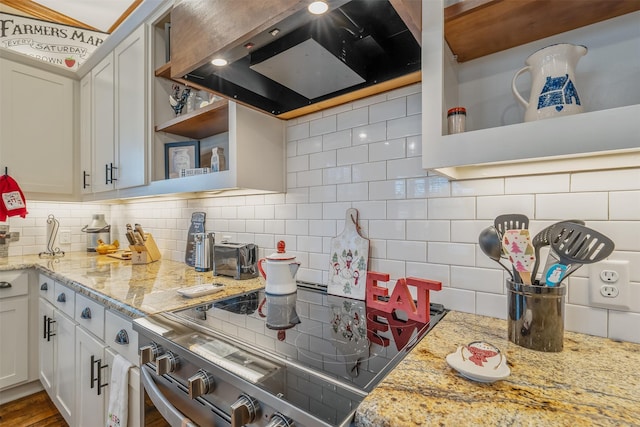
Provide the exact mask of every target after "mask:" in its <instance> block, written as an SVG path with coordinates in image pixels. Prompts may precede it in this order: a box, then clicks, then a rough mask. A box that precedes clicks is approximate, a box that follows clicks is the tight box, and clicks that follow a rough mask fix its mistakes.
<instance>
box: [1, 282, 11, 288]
mask: <svg viewBox="0 0 640 427" xmlns="http://www.w3.org/2000/svg"><path fill="white" fill-rule="evenodd" d="M10 287H11V283H9V282H0V289H8V288H10Z"/></svg>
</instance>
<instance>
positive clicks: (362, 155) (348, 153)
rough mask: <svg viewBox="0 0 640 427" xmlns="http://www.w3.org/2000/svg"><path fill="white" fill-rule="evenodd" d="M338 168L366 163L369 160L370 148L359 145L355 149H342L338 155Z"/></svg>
mask: <svg viewBox="0 0 640 427" xmlns="http://www.w3.org/2000/svg"><path fill="white" fill-rule="evenodd" d="M336 158H337V164H338V166H342V165H352V164H355V163H366V162H367V161H368V160H369V147H368V146H367V145H357V146H355V147H349V148H341V149H338V151H337V153H336Z"/></svg>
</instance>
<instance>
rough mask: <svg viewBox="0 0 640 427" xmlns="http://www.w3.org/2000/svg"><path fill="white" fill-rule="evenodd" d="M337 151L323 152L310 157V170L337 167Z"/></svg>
mask: <svg viewBox="0 0 640 427" xmlns="http://www.w3.org/2000/svg"><path fill="white" fill-rule="evenodd" d="M336 154H337V152H336V150H329V151H323V152H322V153H314V154H310V155H309V169H322V168H332V167H334V166H336V164H337V160H336Z"/></svg>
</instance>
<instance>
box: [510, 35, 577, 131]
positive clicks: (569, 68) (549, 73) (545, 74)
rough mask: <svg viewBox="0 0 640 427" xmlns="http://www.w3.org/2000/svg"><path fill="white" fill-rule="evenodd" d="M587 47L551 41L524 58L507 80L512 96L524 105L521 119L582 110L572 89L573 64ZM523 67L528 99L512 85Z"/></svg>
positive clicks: (574, 78)
mask: <svg viewBox="0 0 640 427" xmlns="http://www.w3.org/2000/svg"><path fill="white" fill-rule="evenodd" d="M586 54H587V48H586V47H584V46H577V45H573V44H569V43H561V44H554V45H551V46H547V47H545V48H543V49H540V50H538V51H537V52H535V53H533V54H532V55H531V56H529V57H528V58H527V60H526V61H525V64H527V66H526V67H524V68H522V69H520V70H519V71H518V72H517V73H516V74H515V76H513V80H512V81H511V90H512V91H513V94H514V95H515V97H516V99H517V100H518V101H520V103H521V104H522V105H524V107H525V108H526V111H525V113H524V121H525V122H530V121H534V120H541V119H547V118H550V117H558V116H568V115H570V114H576V113H581V112H582V111H583V108H582V101H581V100H580V96H578V91H577V89H576V76H575V68H576V64H577V63H578V60H579V59H580V58H581V57H583V56H584V55H586ZM526 71H529V72H530V73H531V96H530V99H529V102H527V101H525V99H524V98H523V97H522V95H520V93H519V92H518V90H517V89H516V79H517V78H518V76H519V75H520V74H522V73H524V72H526Z"/></svg>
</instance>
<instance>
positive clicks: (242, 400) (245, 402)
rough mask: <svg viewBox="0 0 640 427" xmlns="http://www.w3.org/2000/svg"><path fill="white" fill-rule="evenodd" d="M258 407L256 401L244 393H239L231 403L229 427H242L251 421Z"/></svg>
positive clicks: (254, 417)
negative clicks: (236, 398)
mask: <svg viewBox="0 0 640 427" xmlns="http://www.w3.org/2000/svg"><path fill="white" fill-rule="evenodd" d="M259 409H260V405H259V404H258V401H257V400H255V399H254V398H253V397H251V396H248V395H246V394H243V395H240V397H238V400H236V401H235V402H233V403H232V404H231V427H242V426H244V425H245V424H249V423H252V422H253V420H255V419H256V414H257V413H258V410H259Z"/></svg>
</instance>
